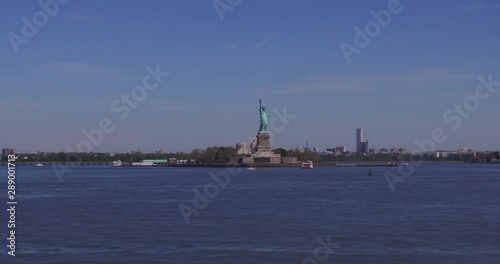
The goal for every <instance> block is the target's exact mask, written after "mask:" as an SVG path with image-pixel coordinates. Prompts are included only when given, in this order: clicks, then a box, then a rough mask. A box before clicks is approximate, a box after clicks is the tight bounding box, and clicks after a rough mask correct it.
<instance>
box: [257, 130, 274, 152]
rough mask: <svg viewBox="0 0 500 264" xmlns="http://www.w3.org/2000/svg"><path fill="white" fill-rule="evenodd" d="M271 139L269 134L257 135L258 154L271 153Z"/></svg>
mask: <svg viewBox="0 0 500 264" xmlns="http://www.w3.org/2000/svg"><path fill="white" fill-rule="evenodd" d="M270 137H271V136H270V135H269V134H268V133H259V134H258V135H257V153H262V152H271V144H270V143H269V139H270Z"/></svg>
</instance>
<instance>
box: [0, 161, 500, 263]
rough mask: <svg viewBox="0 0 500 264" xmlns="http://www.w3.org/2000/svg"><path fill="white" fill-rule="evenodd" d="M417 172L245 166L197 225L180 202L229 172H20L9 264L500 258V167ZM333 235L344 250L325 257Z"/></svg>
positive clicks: (435, 167)
mask: <svg viewBox="0 0 500 264" xmlns="http://www.w3.org/2000/svg"><path fill="white" fill-rule="evenodd" d="M414 169H415V172H414V173H413V174H412V175H411V176H409V177H408V178H407V179H406V180H405V181H404V182H402V183H397V184H396V185H395V191H394V192H392V191H391V190H390V188H389V187H388V184H387V182H386V180H385V178H384V172H385V171H390V172H393V173H397V168H373V169H372V171H373V175H372V176H368V175H367V172H368V168H333V167H332V168H315V169H313V170H301V169H295V168H283V169H257V170H256V171H248V170H242V171H240V172H237V173H236V174H235V175H232V176H230V181H229V184H228V185H227V187H225V188H224V189H221V190H220V192H219V193H218V194H217V193H215V194H213V195H212V197H213V198H208V205H207V206H206V208H203V209H200V210H198V211H197V213H198V214H197V215H195V214H193V215H191V217H190V218H189V224H187V223H186V221H185V219H184V218H183V216H182V214H181V211H180V209H179V205H180V204H181V203H184V204H185V205H186V208H187V206H190V207H192V208H195V207H194V205H193V198H194V197H195V193H194V192H193V189H194V188H197V189H198V190H200V191H201V192H203V189H204V186H206V185H207V184H211V183H214V180H213V179H212V178H211V177H210V173H211V172H218V171H224V169H215V168H202V169H199V168H156V169H153V168H118V169H113V168H111V167H106V166H77V167H74V170H73V172H72V173H69V174H65V175H64V176H63V181H62V182H60V181H59V180H58V178H57V177H56V175H55V173H54V172H53V170H52V167H49V166H46V167H28V166H25V167H19V168H18V171H17V177H18V179H17V200H18V205H17V225H16V227H17V229H16V230H17V231H16V232H17V236H16V238H17V244H16V246H17V249H16V255H17V256H16V257H10V256H8V255H7V249H6V243H7V241H6V240H5V239H3V240H2V241H3V242H2V248H4V249H3V250H2V251H1V252H2V253H1V254H0V262H2V263H51V264H52V263H316V262H317V263H500V192H499V191H500V166H499V165H470V164H462V163H453V164H451V163H448V164H424V165H421V166H415V167H414ZM0 170H2V172H1V173H2V175H3V176H2V179H3V180H2V182H1V184H0V186H1V188H2V190H4V191H1V192H2V196H1V197H2V201H3V202H2V204H3V207H4V208H7V205H6V191H7V190H6V189H7V187H6V181H7V179H6V175H7V172H6V167H5V166H3V167H0ZM212 186H213V185H212ZM209 191H211V192H214V190H213V188H212V189H209ZM214 196H215V197H214ZM198 206H203V204H200V205H198ZM198 208H201V207H198ZM193 210H194V209H193ZM2 211H3V212H4V213H2V214H1V215H0V216H1V220H0V221H1V222H0V226H1V228H0V233H3V234H4V235H2V237H4V238H5V234H6V233H7V216H6V214H5V212H6V211H5V209H4V210H2ZM328 236H330V238H331V241H332V243H336V244H338V247H337V248H334V249H333V250H332V249H330V250H331V251H330V252H329V255H327V256H328V258H326V257H325V254H328V252H327V251H325V250H324V249H321V248H318V251H317V252H318V254H320V255H321V256H322V257H323V258H322V259H321V260H322V261H318V260H316V259H314V251H315V249H316V248H317V247H318V246H319V245H320V244H319V242H318V239H322V240H325V241H326V240H327V238H328ZM320 249H321V250H320Z"/></svg>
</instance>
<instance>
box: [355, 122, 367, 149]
mask: <svg viewBox="0 0 500 264" xmlns="http://www.w3.org/2000/svg"><path fill="white" fill-rule="evenodd" d="M356 152H357V153H358V154H366V153H368V139H367V138H366V136H365V132H364V131H363V129H362V128H358V129H356Z"/></svg>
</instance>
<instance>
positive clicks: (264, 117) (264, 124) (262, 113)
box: [259, 100, 269, 133]
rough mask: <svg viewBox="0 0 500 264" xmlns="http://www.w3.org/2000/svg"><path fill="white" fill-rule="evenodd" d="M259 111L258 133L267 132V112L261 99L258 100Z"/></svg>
mask: <svg viewBox="0 0 500 264" xmlns="http://www.w3.org/2000/svg"><path fill="white" fill-rule="evenodd" d="M259 113H260V128H259V133H267V126H268V125H269V114H268V113H267V112H266V107H265V106H262V100H259Z"/></svg>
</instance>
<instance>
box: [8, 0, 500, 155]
mask: <svg viewBox="0 0 500 264" xmlns="http://www.w3.org/2000/svg"><path fill="white" fill-rule="evenodd" d="M42 1H45V2H47V1H49V0H42ZM49 2H50V1H49ZM221 2H222V3H228V1H227V0H221ZM229 2H232V3H237V2H238V1H235V0H233V1H229ZM389 2H390V1H388V0H366V1H350V0H339V1H326V0H323V1H319V0H309V1H305V0H304V1H296V0H279V1H278V0H276V1H268V0H243V1H242V2H241V4H239V5H236V6H234V7H231V9H232V11H227V12H225V13H223V14H222V16H223V21H221V19H220V17H219V15H218V13H217V11H216V9H215V8H214V5H213V2H212V1H211V0H208V1H201V0H198V1H195V0H177V1H161V0H148V1H131V0H130V1H118V0H108V1H100V0H99V1H98V0H86V1H77V0H73V1H71V2H69V3H67V4H66V5H60V6H59V10H58V12H56V13H57V14H55V15H54V16H53V17H49V18H48V22H47V23H46V25H44V26H43V27H40V28H38V32H37V34H36V35H35V36H32V38H26V39H27V40H28V41H27V43H22V44H19V45H18V48H19V52H18V53H16V52H14V48H13V46H12V44H11V41H10V40H9V38H8V34H9V32H12V33H15V34H17V35H19V36H23V35H22V34H23V33H22V27H23V24H24V22H23V21H22V19H21V18H22V17H23V16H26V17H27V18H28V19H29V20H30V21H33V15H34V14H35V13H37V12H39V11H41V10H43V9H42V8H41V7H40V6H39V4H37V1H13V0H10V1H7V2H5V3H3V5H2V8H1V9H0V30H1V34H2V35H3V37H2V41H0V56H1V58H2V59H1V60H0V67H1V69H2V70H1V71H0V87H1V95H0V111H1V112H2V124H3V126H2V129H0V147H13V148H15V149H16V150H18V151H19V150H31V151H59V150H61V149H65V147H66V146H67V145H69V146H71V147H72V148H76V145H77V144H78V143H79V142H80V141H81V140H82V139H85V137H84V135H83V134H82V130H84V129H86V130H91V129H95V128H98V127H99V122H100V120H102V119H103V118H109V119H111V120H112V122H113V124H115V126H116V128H115V130H114V131H113V132H112V133H110V134H106V135H105V136H104V139H103V141H102V143H100V144H98V145H97V146H94V147H93V150H94V151H125V152H126V151H130V150H135V149H138V148H141V149H142V150H144V151H153V150H158V149H164V150H166V151H169V152H170V151H172V152H176V151H190V150H191V149H193V148H206V147H208V146H210V145H234V144H235V143H236V142H237V141H242V140H246V139H247V138H248V137H249V136H255V135H256V133H257V130H258V127H259V117H258V100H259V99H262V100H263V104H264V105H265V106H267V108H268V111H269V113H270V114H271V116H276V114H275V113H273V111H272V109H280V110H281V111H282V109H283V108H284V107H286V108H287V111H288V112H289V113H290V114H294V115H295V116H296V117H295V118H294V119H292V120H290V122H289V124H288V125H286V127H285V128H284V129H283V130H282V131H280V132H279V133H277V134H276V136H275V137H274V140H273V141H272V145H273V147H279V146H282V147H285V148H294V147H296V146H297V145H300V146H302V145H305V143H306V141H309V143H310V146H318V147H320V148H322V149H324V148H326V147H332V146H335V145H345V146H347V147H348V149H350V150H352V149H354V148H355V139H356V134H355V132H356V128H358V127H362V128H364V130H365V131H366V134H367V136H368V138H369V139H370V147H372V146H373V147H377V148H378V147H405V148H408V149H410V150H416V149H417V147H416V145H415V143H414V140H415V139H420V140H421V139H424V138H429V137H430V136H431V132H432V131H433V130H434V129H435V128H442V129H443V130H444V131H445V132H446V135H447V137H448V138H447V140H446V141H445V142H443V143H440V144H438V148H439V149H449V150H455V149H458V148H462V147H472V148H476V149H500V140H499V139H498V138H499V136H500V119H499V110H500V104H499V102H500V91H497V92H496V93H492V94H491V96H490V97H489V98H487V99H485V100H481V101H480V104H479V106H478V107H476V108H477V109H475V110H474V111H471V112H469V114H470V116H469V117H468V118H467V119H465V118H462V121H463V122H462V124H461V125H460V126H459V127H458V128H457V129H456V130H453V129H452V128H451V127H452V125H454V124H456V123H455V122H446V121H445V120H444V119H443V114H444V113H445V112H446V111H447V109H452V107H453V105H454V104H463V103H464V100H465V99H466V98H467V97H468V96H474V94H475V90H476V87H477V86H478V85H479V84H480V82H479V81H478V76H480V75H483V76H485V77H486V76H488V74H492V76H493V80H494V81H497V82H500V65H499V61H500V60H499V59H500V52H499V46H500V44H499V43H500V27H499V25H500V8H499V4H500V1H498V0H442V1H431V0H412V1H410V0H402V1H401V4H400V8H402V11H401V12H399V13H398V14H392V15H391V21H390V22H389V23H388V25H387V26H386V27H382V28H381V30H380V32H379V33H378V34H376V35H375V36H374V37H370V39H371V41H370V43H369V45H367V46H366V47H363V48H362V49H360V51H361V52H360V53H359V54H353V55H352V56H351V62H350V63H347V61H346V59H345V57H344V55H343V53H342V50H341V48H340V44H341V43H343V42H345V43H348V44H350V45H355V43H354V38H355V35H356V32H355V31H354V27H359V28H361V29H363V30H364V28H365V26H366V25H367V23H369V22H370V21H373V20H374V17H373V16H372V15H371V14H370V11H372V10H374V11H380V10H385V9H387V8H388V7H387V6H388V3H389ZM228 4H229V3H228ZM42 18H43V17H42ZM42 22H43V21H42ZM157 64H159V65H160V68H161V70H162V71H168V72H169V73H170V76H169V77H167V78H166V79H165V81H164V82H162V83H161V84H160V86H159V87H158V88H157V89H155V90H152V91H149V92H148V94H147V98H146V99H145V100H144V101H143V102H141V103H139V106H138V107H137V108H136V109H132V110H131V111H130V115H129V116H128V117H127V118H125V119H124V120H120V119H119V116H120V114H119V113H115V112H113V111H112V110H111V103H112V102H113V100H115V99H120V98H121V95H122V94H130V92H131V91H132V89H133V88H134V87H135V86H137V85H141V83H142V79H143V77H144V76H145V75H147V74H148V72H147V71H146V67H147V66H148V65H150V66H152V67H153V68H154V67H155V66H156V65H157ZM497 88H498V89H497V90H500V87H497ZM482 91H483V94H484V91H487V90H484V89H483V90H482ZM453 116H457V114H456V113H452V114H450V116H449V117H453ZM278 123H279V122H278Z"/></svg>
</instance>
